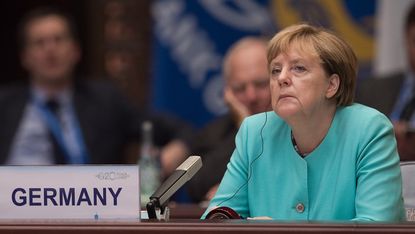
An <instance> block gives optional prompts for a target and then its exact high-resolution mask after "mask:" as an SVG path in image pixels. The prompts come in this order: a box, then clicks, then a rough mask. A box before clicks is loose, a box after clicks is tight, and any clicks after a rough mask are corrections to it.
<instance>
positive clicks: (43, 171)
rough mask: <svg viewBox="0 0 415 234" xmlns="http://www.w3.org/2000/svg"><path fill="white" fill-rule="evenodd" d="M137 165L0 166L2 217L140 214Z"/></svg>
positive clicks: (132, 216)
mask: <svg viewBox="0 0 415 234" xmlns="http://www.w3.org/2000/svg"><path fill="white" fill-rule="evenodd" d="M138 175H139V171H138V166H137V165H116V166H95V165H94V166H2V167H0V178H1V179H0V188H1V189H0V210H1V212H0V219H93V220H98V219H140V199H139V197H140V196H139V194H140V193H139V183H138V181H139V178H138Z"/></svg>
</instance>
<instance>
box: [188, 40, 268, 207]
mask: <svg viewBox="0 0 415 234" xmlns="http://www.w3.org/2000/svg"><path fill="white" fill-rule="evenodd" d="M266 52H267V41H266V40H264V39H262V38H259V37H245V38H242V39H240V40H239V41H237V42H236V43H235V44H234V45H232V46H231V48H230V49H229V50H228V52H227V53H226V55H225V58H224V62H223V76H224V80H225V87H224V99H225V102H226V104H227V106H228V108H229V113H227V114H226V115H224V116H221V117H219V118H218V119H216V120H214V121H213V122H212V123H210V124H208V125H207V126H206V127H205V128H203V129H202V130H201V131H200V132H199V133H198V134H197V137H195V140H194V142H193V147H192V152H193V153H195V154H198V155H201V156H202V159H203V167H202V169H200V171H199V172H198V173H197V174H196V175H195V177H194V178H193V179H192V180H191V181H189V185H188V190H189V195H190V196H191V198H192V200H193V202H200V201H203V200H210V199H211V198H212V197H213V195H214V194H215V192H216V190H217V187H218V185H219V182H220V180H221V178H222V177H223V174H224V173H225V171H226V164H227V162H228V161H229V158H230V156H231V155H232V151H233V150H234V148H235V135H236V132H237V131H238V128H239V126H240V124H241V122H242V121H243V119H244V118H245V117H247V116H249V115H252V114H257V113H260V112H264V111H269V110H270V109H271V95H270V90H269V78H268V69H267V57H266Z"/></svg>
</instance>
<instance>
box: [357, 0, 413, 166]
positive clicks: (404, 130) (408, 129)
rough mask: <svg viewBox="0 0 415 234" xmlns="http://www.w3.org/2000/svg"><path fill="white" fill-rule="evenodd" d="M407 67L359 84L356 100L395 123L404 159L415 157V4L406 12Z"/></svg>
mask: <svg viewBox="0 0 415 234" xmlns="http://www.w3.org/2000/svg"><path fill="white" fill-rule="evenodd" d="M404 33H405V35H404V38H405V42H406V51H407V53H408V54H407V56H408V57H407V58H408V68H409V69H408V70H407V71H403V72H401V73H398V74H393V75H390V76H387V77H380V78H371V79H366V80H363V81H362V82H361V83H359V84H358V89H357V93H356V101H357V102H360V103H362V104H366V105H368V106H371V107H373V108H376V109H378V110H379V111H381V112H382V113H384V114H385V115H387V116H389V118H390V119H391V120H392V122H393V125H394V130H395V134H396V138H397V141H398V150H399V156H400V159H401V161H409V160H415V115H414V110H415V90H414V88H415V76H414V74H415V73H414V72H415V5H413V6H412V7H411V9H410V10H409V11H408V15H407V16H406V20H405V26H404Z"/></svg>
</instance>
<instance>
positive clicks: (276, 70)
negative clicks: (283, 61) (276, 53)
mask: <svg viewBox="0 0 415 234" xmlns="http://www.w3.org/2000/svg"><path fill="white" fill-rule="evenodd" d="M279 73H281V69H280V68H272V69H271V74H272V75H277V74H279Z"/></svg>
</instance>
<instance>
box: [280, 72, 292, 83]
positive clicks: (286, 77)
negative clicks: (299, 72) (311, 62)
mask: <svg viewBox="0 0 415 234" xmlns="http://www.w3.org/2000/svg"><path fill="white" fill-rule="evenodd" d="M278 83H279V85H280V86H288V85H290V84H291V77H290V73H289V71H288V69H282V70H281V73H280V74H279V76H278Z"/></svg>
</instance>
